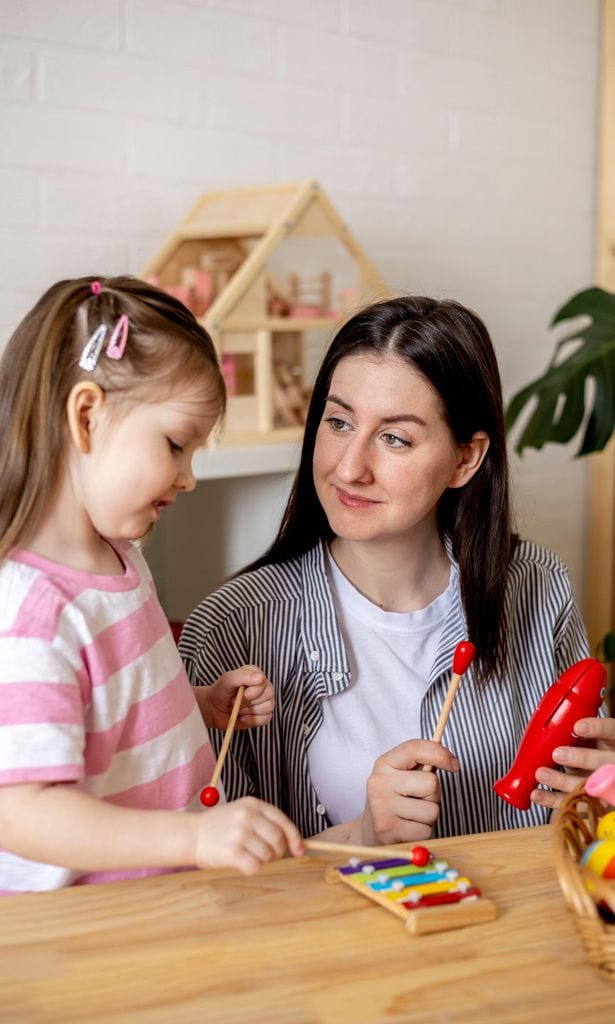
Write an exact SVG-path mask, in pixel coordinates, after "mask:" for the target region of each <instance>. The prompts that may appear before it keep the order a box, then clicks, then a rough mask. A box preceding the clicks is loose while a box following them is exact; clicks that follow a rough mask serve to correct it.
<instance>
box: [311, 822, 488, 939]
mask: <svg viewBox="0 0 615 1024" xmlns="http://www.w3.org/2000/svg"><path fill="white" fill-rule="evenodd" d="M305 846H306V848H307V849H308V851H310V850H313V851H314V852H335V851H341V850H344V851H345V852H346V853H348V852H353V851H354V852H355V856H352V857H350V859H349V861H348V863H347V864H345V865H344V866H342V867H333V866H328V867H327V868H326V870H325V879H326V880H327V881H328V882H330V883H335V882H343V883H344V884H345V885H347V886H349V887H350V888H351V889H355V890H356V891H357V892H359V893H361V895H362V896H367V897H368V899H371V900H373V901H374V902H375V903H378V904H379V905H380V906H381V907H385V908H386V909H387V910H388V911H390V912H391V913H392V914H396V915H397V917H401V918H403V920H405V922H406V928H407V929H408V931H409V932H411V933H412V934H413V935H425V934H427V933H429V932H439V931H446V930H448V929H451V928H462V927H465V926H466V925H470V924H480V923H482V922H483V921H492V920H493V919H494V918H495V917H496V908H495V904H494V903H493V902H492V901H491V900H489V899H486V898H485V897H484V896H483V895H482V893H481V890H480V889H479V888H477V886H475V885H473V884H472V882H471V881H470V879H469V878H468V877H467V875H465V874H463V873H462V872H460V871H458V870H457V869H456V868H454V867H453V866H452V865H451V864H450V863H449V862H448V860H446V859H444V858H440V857H434V856H433V855H432V854H431V853H430V851H429V850H428V849H426V848H425V847H424V846H415V847H414V848H413V849H412V850H410V852H409V853H405V852H404V851H403V850H400V849H385V848H384V847H349V846H345V845H344V844H337V843H325V842H319V841H318V840H307V841H306V843H305ZM369 854H371V856H370V857H369V859H365V857H366V855H369ZM374 854H376V856H375V857H374Z"/></svg>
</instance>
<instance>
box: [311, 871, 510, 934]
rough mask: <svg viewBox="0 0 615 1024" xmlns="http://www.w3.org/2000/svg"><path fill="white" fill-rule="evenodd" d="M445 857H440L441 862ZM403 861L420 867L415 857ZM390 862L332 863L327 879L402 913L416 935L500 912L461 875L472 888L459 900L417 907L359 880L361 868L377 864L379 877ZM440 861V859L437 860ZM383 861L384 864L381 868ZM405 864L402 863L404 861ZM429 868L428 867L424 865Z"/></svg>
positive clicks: (478, 921) (486, 918)
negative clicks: (416, 863)
mask: <svg viewBox="0 0 615 1024" xmlns="http://www.w3.org/2000/svg"><path fill="white" fill-rule="evenodd" d="M440 860H443V858H438V862H439V861H440ZM399 861H401V862H402V865H403V862H406V863H407V865H408V869H409V873H414V872H416V871H417V869H416V867H414V865H413V864H412V861H411V860H410V859H409V858H407V857H404V856H403V855H401V856H399ZM388 863H390V858H387V859H386V860H383V859H379V860H376V859H374V860H362V861H359V862H358V863H357V864H353V865H352V867H353V869H354V870H353V873H350V874H349V873H345V872H348V870H349V868H350V866H351V865H348V864H345V865H343V866H342V867H334V866H332V865H329V866H328V867H327V868H326V869H325V879H326V881H327V882H329V883H331V884H336V883H339V882H342V883H343V884H345V885H347V886H349V888H351V889H354V890H355V891H356V892H359V893H361V895H362V896H365V897H367V898H368V899H370V900H372V901H373V902H374V903H378V904H379V905H380V906H381V907H385V908H386V909H387V910H388V911H389V912H390V913H392V914H395V915H396V916H397V917H401V918H402V919H403V920H405V922H406V928H407V930H408V931H409V932H410V933H411V934H412V935H426V934H429V933H430V932H440V931H447V930H449V929H452V928H464V927H466V926H467V925H472V924H482V923H483V922H484V921H493V919H494V918H495V917H496V916H497V910H496V906H495V904H494V903H493V901H492V900H489V899H486V898H485V897H484V896H483V895H482V894H481V891H480V889H477V888H476V887H475V886H472V884H471V883H470V882H469V879H465V878H463V876H462V877H460V878H459V879H458V882H464V883H465V882H467V883H468V888H467V893H466V894H465V895H464V896H463V897H462V898H461V899H460V900H459V902H457V903H443V904H441V905H439V906H422V907H416V908H412V909H410V908H408V907H406V906H404V904H403V903H402V902H395V901H394V900H391V899H389V898H387V896H386V894H385V893H384V892H379V891H374V889H371V888H368V886H367V884H366V883H365V882H362V881H359V880H357V878H356V875H358V874H365V872H364V871H363V872H361V871H360V870H359V869H360V868H365V867H371V868H373V876H374V880H375V881H377V880H378V875H379V873H382V872H384V871H386V870H387V869H386V868H383V867H382V865H385V864H388ZM436 863H437V862H436ZM379 865H381V867H380V868H379ZM433 865H434V862H433V860H432V862H431V867H432V870H433ZM400 866H401V865H400ZM445 867H446V868H447V869H448V870H453V871H454V870H455V869H454V868H451V867H450V866H449V865H448V863H446V862H445ZM421 870H427V869H421ZM370 874H371V873H370Z"/></svg>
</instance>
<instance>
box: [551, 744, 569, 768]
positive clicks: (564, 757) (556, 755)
mask: <svg viewBox="0 0 615 1024" xmlns="http://www.w3.org/2000/svg"><path fill="white" fill-rule="evenodd" d="M553 760H554V761H559V762H560V763H562V764H563V763H565V762H566V761H569V760H570V751H569V750H568V747H556V748H555V750H554V751H553Z"/></svg>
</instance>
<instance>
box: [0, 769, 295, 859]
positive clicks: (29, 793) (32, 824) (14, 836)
mask: <svg viewBox="0 0 615 1024" xmlns="http://www.w3.org/2000/svg"><path fill="white" fill-rule="evenodd" d="M0 835H1V836H2V846H3V848H4V849H5V850H8V851H10V852H11V853H15V854H17V855H18V856H20V857H25V858H27V859H28V860H34V861H38V862H40V863H45V864H58V865H60V866H62V867H67V868H70V869H72V870H76V871H114V870H121V869H131V868H144V867H176V868H179V867H190V866H196V867H200V868H220V867H234V868H237V869H238V870H239V871H242V872H243V873H244V874H246V875H250V874H254V873H255V872H256V871H258V869H259V867H260V866H261V864H263V863H265V862H266V861H269V860H273V859H274V858H276V857H281V856H283V855H284V854H285V853H286V852H290V853H291V854H292V855H293V856H295V857H298V856H301V854H302V853H303V844H302V840H301V836H300V835H299V832H298V831H297V829H296V828H295V826H294V825H293V824H292V822H290V821H289V820H288V818H286V816H285V815H284V814H282V812H281V811H279V810H278V809H277V808H275V807H272V806H270V805H269V804H265V803H263V802H262V801H260V800H256V799H255V798H254V797H244V798H243V799H242V800H238V801H236V802H235V803H231V804H220V805H218V806H217V807H212V808H209V809H208V810H207V811H204V812H203V813H198V812H197V813H195V812H189V811H186V812H176V811H147V810H133V809H132V808H126V807H117V806H115V805H113V804H110V803H106V802H105V801H104V800H98V799H96V798H95V797H93V796H90V795H89V794H87V793H83V792H81V791H80V790H78V789H76V788H75V787H74V786H71V785H66V784H57V785H48V784H43V783H22V784H20V785H15V786H2V787H0Z"/></svg>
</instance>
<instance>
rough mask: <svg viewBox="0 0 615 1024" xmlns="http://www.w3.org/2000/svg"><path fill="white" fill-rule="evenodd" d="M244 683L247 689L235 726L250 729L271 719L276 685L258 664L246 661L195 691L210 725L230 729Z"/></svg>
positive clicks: (202, 712)
mask: <svg viewBox="0 0 615 1024" xmlns="http://www.w3.org/2000/svg"><path fill="white" fill-rule="evenodd" d="M240 686H245V691H244V695H243V700H242V702H241V705H240V707H239V714H238V716H237V722H236V723H235V728H236V729H249V728H251V727H252V726H255V725H267V723H268V722H270V721H271V716H272V714H273V686H272V685H271V683H270V682H269V680H268V679H267V678H266V676H265V675H264V673H263V672H261V670H260V669H259V668H257V667H256V665H242V667H241V668H237V669H234V671H232V672H225V673H224V675H222V676H220V677H219V678H218V679H216V681H215V683H212V684H211V686H195V688H194V694H195V696H196V699H197V703H198V705H199V708H200V709H201V714H202V715H203V718H204V720H205V724H206V725H207V726H210V727H212V728H214V729H226V726H227V725H228V720H229V717H230V714H231V711H232V710H233V704H234V703H235V697H236V695H237V690H238V689H239V687H240Z"/></svg>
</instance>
